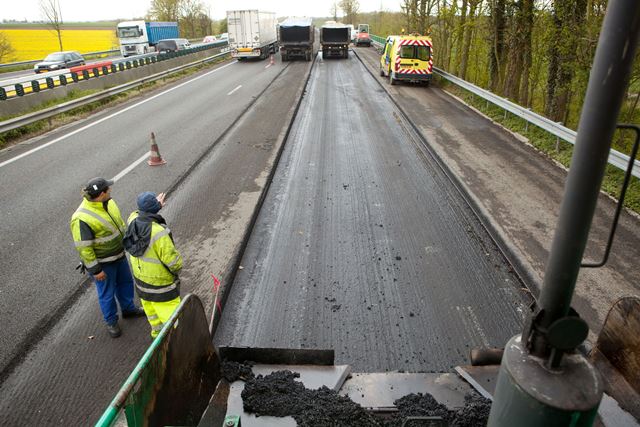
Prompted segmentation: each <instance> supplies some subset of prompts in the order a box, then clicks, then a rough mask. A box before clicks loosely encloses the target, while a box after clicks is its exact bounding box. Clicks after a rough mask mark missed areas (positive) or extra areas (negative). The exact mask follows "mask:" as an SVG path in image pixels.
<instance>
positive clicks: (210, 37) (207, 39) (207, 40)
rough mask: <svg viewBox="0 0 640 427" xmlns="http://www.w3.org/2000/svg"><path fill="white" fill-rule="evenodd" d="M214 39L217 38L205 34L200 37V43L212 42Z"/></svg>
mask: <svg viewBox="0 0 640 427" xmlns="http://www.w3.org/2000/svg"><path fill="white" fill-rule="evenodd" d="M215 41H218V39H216V36H205V37H204V38H203V39H202V43H213V42H215Z"/></svg>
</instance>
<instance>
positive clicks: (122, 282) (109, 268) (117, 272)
mask: <svg viewBox="0 0 640 427" xmlns="http://www.w3.org/2000/svg"><path fill="white" fill-rule="evenodd" d="M102 271H104V272H105V273H106V274H107V278H106V280H102V281H100V280H95V277H94V281H95V282H96V290H97V291H98V301H99V302H100V309H101V310H102V315H103V316H104V321H105V322H107V325H113V324H114V323H116V322H117V321H118V306H117V305H116V299H117V300H118V303H119V304H120V309H121V310H122V312H123V313H126V312H131V311H134V310H135V309H136V306H135V304H134V303H133V278H132V277H131V270H129V264H128V263H127V259H126V258H122V259H120V260H118V261H114V262H110V263H106V264H102Z"/></svg>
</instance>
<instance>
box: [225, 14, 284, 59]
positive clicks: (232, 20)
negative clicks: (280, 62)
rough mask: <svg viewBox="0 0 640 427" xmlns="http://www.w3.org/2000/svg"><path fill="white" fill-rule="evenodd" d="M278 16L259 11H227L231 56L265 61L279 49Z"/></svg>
mask: <svg viewBox="0 0 640 427" xmlns="http://www.w3.org/2000/svg"><path fill="white" fill-rule="evenodd" d="M277 24H278V21H277V20H276V14H275V13H273V12H261V11H258V10H230V11H227V28H228V29H227V31H228V32H229V49H230V50H231V55H232V56H233V57H234V58H237V59H238V60H239V61H241V60H243V59H245V58H260V59H265V58H267V57H268V56H269V55H270V54H272V53H276V51H277V49H278V37H277V33H276V26H277Z"/></svg>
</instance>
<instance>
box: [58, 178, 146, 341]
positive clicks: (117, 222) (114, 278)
mask: <svg viewBox="0 0 640 427" xmlns="http://www.w3.org/2000/svg"><path fill="white" fill-rule="evenodd" d="M112 185H113V181H111V180H106V179H104V178H93V179H92V180H90V181H89V182H88V183H87V185H86V186H85V188H84V189H83V191H84V199H83V200H82V203H81V204H80V206H79V207H78V209H76V211H75V212H74V214H73V215H72V217H71V222H70V227H71V235H72V236H73V241H74V243H75V247H76V249H77V251H78V253H79V254H80V260H81V261H82V264H83V268H84V269H85V270H86V271H87V272H88V273H89V274H91V276H92V277H93V278H94V279H95V283H96V290H97V291H98V302H99V303H100V309H101V310H102V315H103V317H104V321H105V322H106V324H107V331H108V332H109V335H111V337H112V338H117V337H119V336H120V334H121V330H120V326H119V325H118V306H117V305H116V300H117V301H118V303H120V309H121V310H122V317H138V316H144V312H143V311H142V309H141V308H140V307H136V306H135V304H134V302H133V279H132V278H131V271H130V270H129V265H128V264H127V260H126V258H125V254H124V249H123V247H122V237H123V236H124V231H125V225H124V221H123V220H122V216H121V215H120V210H119V209H118V206H117V205H116V202H114V201H113V200H112V199H111V186H112Z"/></svg>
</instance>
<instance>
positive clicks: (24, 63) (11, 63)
mask: <svg viewBox="0 0 640 427" xmlns="http://www.w3.org/2000/svg"><path fill="white" fill-rule="evenodd" d="M119 52H120V49H112V50H101V51H99V52H87V53H81V54H80V55H82V56H93V55H104V54H107V53H119ZM38 62H42V59H32V60H30V61H19V62H7V63H6V64H0V68H9V67H20V66H22V65H31V64H37V63H38Z"/></svg>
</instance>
